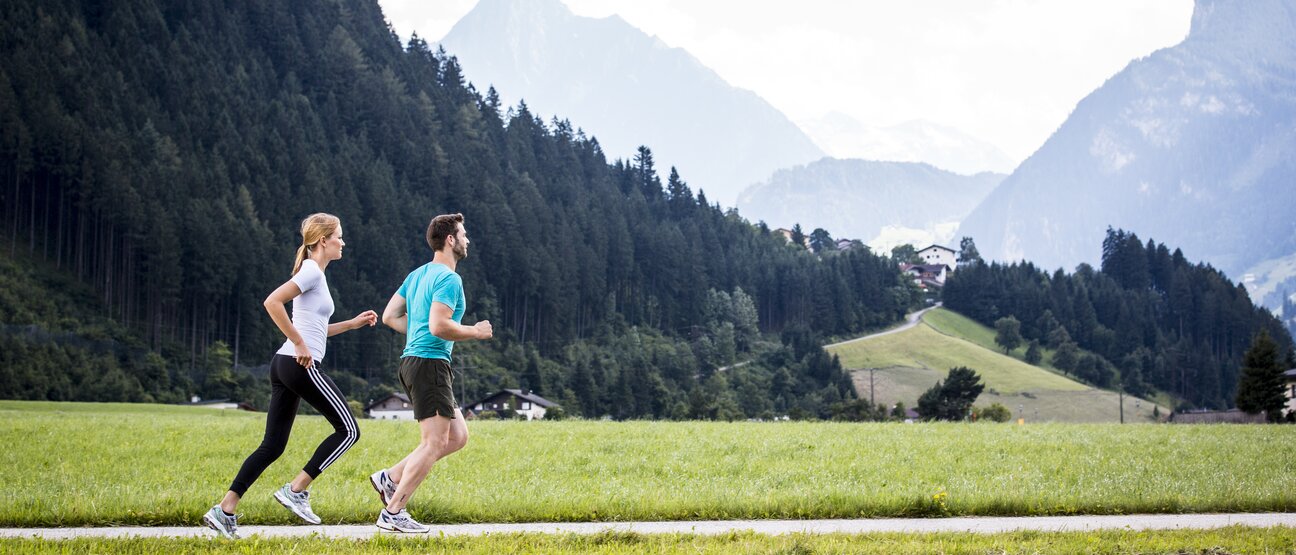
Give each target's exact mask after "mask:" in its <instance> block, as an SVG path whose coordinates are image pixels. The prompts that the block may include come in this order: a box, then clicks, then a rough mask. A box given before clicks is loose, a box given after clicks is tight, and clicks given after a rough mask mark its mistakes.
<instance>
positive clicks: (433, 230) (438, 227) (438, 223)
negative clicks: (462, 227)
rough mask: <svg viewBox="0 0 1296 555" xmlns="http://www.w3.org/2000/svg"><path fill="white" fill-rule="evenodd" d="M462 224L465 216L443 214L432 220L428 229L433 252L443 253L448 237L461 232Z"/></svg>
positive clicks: (428, 239)
mask: <svg viewBox="0 0 1296 555" xmlns="http://www.w3.org/2000/svg"><path fill="white" fill-rule="evenodd" d="M462 223H463V214H442V215H440V216H437V217H435V218H432V222H431V223H429V224H428V228H427V242H428V246H429V247H432V250H433V251H436V252H441V249H442V248H444V247H445V240H446V237H449V236H451V235H454V234H455V233H456V232H457V231H459V224H462Z"/></svg>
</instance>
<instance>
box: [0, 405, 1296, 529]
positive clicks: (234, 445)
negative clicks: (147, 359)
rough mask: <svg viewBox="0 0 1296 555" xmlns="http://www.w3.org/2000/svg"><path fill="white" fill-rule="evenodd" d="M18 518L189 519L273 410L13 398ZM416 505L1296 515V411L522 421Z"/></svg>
mask: <svg viewBox="0 0 1296 555" xmlns="http://www.w3.org/2000/svg"><path fill="white" fill-rule="evenodd" d="M0 418H3V421H4V422H5V426H4V427H3V428H0V442H3V443H4V444H5V445H7V446H9V449H6V450H5V451H4V452H3V453H0V483H3V484H4V488H3V490H2V491H0V525H4V526H75V525H99V526H102V525H118V524H139V525H189V524H196V523H197V522H198V518H199V516H200V515H201V514H202V513H203V512H204V511H205V510H207V509H208V508H209V507H211V505H212V504H213V503H215V502H216V501H217V500H218V499H219V498H220V496H221V495H222V494H223V493H224V492H225V489H226V488H227V487H228V485H229V480H230V479H231V478H232V477H233V475H234V473H235V471H236V470H237V468H238V466H239V465H240V464H241V463H242V460H243V457H244V456H246V455H247V453H248V452H249V451H250V450H251V449H252V448H254V447H255V446H256V444H257V443H258V442H259V440H260V436H261V433H262V427H263V425H264V415H262V414H257V413H245V412H238V411H218V410H215V409H202V408H180V407H162V406H157V405H123V404H68V403H42V402H20V401H2V402H0ZM299 419H300V421H299V423H298V426H297V429H296V430H295V431H294V435H293V439H292V441H291V442H290V444H289V448H288V451H287V453H285V455H284V457H283V458H281V459H280V460H279V462H277V463H275V464H274V465H273V466H271V467H270V469H269V470H267V472H266V473H265V475H263V476H262V478H261V480H260V481H259V482H258V483H257V484H256V485H254V486H253V488H252V489H251V490H249V492H248V495H247V497H246V499H245V500H244V503H243V504H242V506H241V507H240V511H241V512H242V513H243V514H244V515H245V516H244V518H243V520H242V522H243V523H244V524H291V523H294V520H295V517H292V516H291V515H290V514H289V513H288V512H287V511H285V510H284V509H283V508H282V507H280V506H279V505H278V504H277V503H275V502H274V501H273V499H272V498H271V496H270V494H271V493H272V492H273V490H274V489H275V488H277V487H278V486H280V485H282V484H283V483H285V482H287V481H288V480H289V479H291V478H292V476H293V475H294V474H295V473H296V472H297V471H298V470H299V468H300V465H301V464H302V463H303V462H305V460H306V458H307V457H308V455H309V453H310V451H311V450H312V449H313V448H314V446H315V444H316V442H317V441H318V439H319V438H321V437H323V436H324V435H325V434H326V433H327V431H328V426H327V424H326V423H325V422H324V420H323V419H322V418H320V417H309V416H300V417H299ZM360 424H361V430H362V437H361V439H360V441H359V443H358V444H357V445H356V446H355V447H354V448H352V450H351V451H350V452H348V453H347V455H346V456H344V457H343V458H342V459H340V460H339V462H338V463H337V464H335V465H333V466H332V467H331V468H329V470H328V472H326V473H325V474H324V475H323V476H322V477H321V478H320V479H319V480H318V481H317V482H316V484H315V486H314V488H313V489H312V492H313V495H312V502H313V504H314V507H315V511H316V512H317V513H318V514H319V515H320V516H321V517H322V518H323V519H324V521H325V523H366V522H370V521H372V520H373V518H374V516H375V515H376V513H377V511H378V509H379V505H378V503H377V500H376V496H375V495H374V493H373V491H372V490H371V489H370V487H369V484H368V482H367V476H368V475H369V473H371V472H373V471H374V470H376V469H378V468H380V467H382V466H384V465H387V464H391V463H393V462H395V461H396V460H398V459H399V458H400V457H402V456H403V455H404V454H405V453H406V452H407V451H408V449H409V448H411V447H412V446H413V445H414V443H415V441H416V439H417V432H416V428H415V426H414V425H412V424H411V423H409V422H395V421H372V420H363V421H361V423H360ZM470 430H471V434H472V439H471V441H470V442H469V445H468V447H467V448H465V449H464V450H463V451H461V452H460V453H458V454H456V455H455V456H453V457H451V458H449V459H447V460H446V461H443V462H441V463H439V464H438V465H437V466H436V468H435V469H434V470H433V473H432V475H431V476H430V477H429V479H428V481H427V482H426V483H425V484H424V487H423V488H422V489H421V490H420V491H419V493H418V495H417V496H416V497H415V498H414V500H413V502H412V503H411V505H410V509H411V513H412V514H413V515H414V516H415V517H416V518H419V519H422V520H424V521H426V522H430V523H464V522H529V521H626V520H702V519H739V518H757V519H761V518H857V517H898V516H932V517H936V516H947V515H1061V514H1126V513H1177V512H1241V511H1291V510H1296V458H1293V457H1291V456H1290V455H1291V448H1290V446H1291V445H1292V444H1293V441H1296V427H1294V426H1220V425H1216V426H1181V425H1154V424H1139V425H1134V424H1130V425H1124V426H1121V425H1111V424H1028V425H1024V426H1018V425H1011V424H992V423H977V424H970V423H940V424H910V425H906V424H899V423H885V424H884V423H863V424H861V423H832V422H764V423H761V422H736V423H721V422H598V421H562V422H519V421H504V422H501V421H486V422H474V423H472V424H471V426H470Z"/></svg>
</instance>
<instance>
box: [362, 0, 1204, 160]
mask: <svg viewBox="0 0 1296 555" xmlns="http://www.w3.org/2000/svg"><path fill="white" fill-rule="evenodd" d="M379 3H380V4H381V5H382V7H383V11H384V13H385V14H386V15H387V18H388V20H389V21H390V22H391V24H392V27H393V28H394V29H395V30H396V32H397V33H398V34H399V35H400V36H401V37H402V38H408V37H409V35H410V33H411V32H417V33H418V34H419V36H421V37H423V38H425V39H427V40H428V41H429V42H436V41H438V40H440V39H441V38H442V37H443V36H445V34H446V33H448V32H449V31H450V28H451V27H453V26H454V24H455V22H456V21H458V20H459V18H461V17H463V16H464V15H465V14H467V13H468V12H469V11H470V10H471V9H472V7H473V6H474V5H476V3H477V2H476V0H435V1H430V0H379ZM564 3H565V4H566V5H567V6H568V8H570V9H571V10H572V12H574V13H575V14H577V15H581V16H586V17H606V16H609V15H613V14H615V15H618V16H620V17H621V18H622V19H624V20H626V21H627V22H629V23H630V24H631V25H633V26H635V27H638V28H639V29H640V30H642V31H644V32H645V33H647V34H649V35H655V36H657V37H658V38H659V39H661V40H662V41H663V42H665V43H666V44H668V45H670V46H675V47H681V48H683V49H685V50H687V51H689V53H691V54H692V55H693V56H695V57H696V58H697V59H698V60H699V61H701V62H702V63H703V64H704V65H706V66H707V67H710V68H711V69H712V70H714V71H715V72H716V73H718V74H719V75H720V76H721V77H722V78H724V79H725V80H726V81H728V82H729V83H730V84H731V85H734V86H737V87H741V88H744V89H749V90H751V91H754V92H755V93H756V94H758V95H760V96H761V97H762V98H764V99H765V100H766V101H768V102H769V103H770V104H772V105H773V106H774V107H775V108H778V109H779V110H781V111H782V112H783V113H784V114H786V115H787V116H788V117H789V118H791V119H792V120H793V121H796V122H804V121H807V120H811V119H815V118H819V117H822V116H824V115H825V114H827V113H830V112H841V113H843V114H847V115H849V116H851V117H853V118H854V119H856V120H858V121H859V122H861V123H863V124H865V125H868V126H873V127H882V126H890V125H895V124H899V123H904V122H907V121H914V120H921V121H928V122H932V123H937V124H940V125H944V126H948V127H952V128H954V129H957V130H959V131H962V132H963V133H966V134H968V135H971V136H972V137H975V138H977V139H979V140H981V141H985V142H987V143H990V144H992V145H994V146H996V147H998V148H999V149H1001V150H1003V151H1004V152H1005V153H1007V154H1008V156H1009V157H1010V158H1012V159H1013V160H1014V161H1015V162H1020V161H1021V160H1024V159H1025V158H1026V157H1028V156H1029V155H1030V154H1032V153H1033V152H1034V151H1035V150H1036V149H1038V148H1039V147H1040V146H1041V145H1043V143H1044V141H1045V140H1046V139H1048V137H1049V135H1051V134H1052V133H1053V131H1055V130H1056V129H1057V128H1058V127H1059V126H1060V125H1061V124H1062V122H1063V121H1065V120H1066V117H1067V116H1068V115H1069V114H1070V113H1071V110H1072V109H1073V108H1074V107H1075V105H1076V104H1077V103H1078V102H1079V101H1080V100H1081V99H1083V98H1084V97H1085V96H1086V95H1088V94H1089V93H1090V92H1093V90H1094V89H1096V88H1098V87H1099V86H1101V85H1102V84H1103V82H1104V81H1106V80H1107V79H1108V78H1109V77H1111V76H1113V75H1115V74H1116V73H1117V72H1119V71H1120V70H1121V69H1122V68H1124V67H1125V66H1126V65H1127V64H1129V62H1131V61H1133V60H1135V59H1138V58H1141V57H1144V56H1147V55H1149V54H1151V53H1153V52H1155V51H1156V50H1159V49H1161V48H1166V47H1169V46H1174V45H1175V44H1178V43H1179V42H1180V41H1182V40H1183V39H1184V37H1186V36H1187V34H1188V28H1189V23H1190V20H1191V18H1192V9H1193V4H1192V1H1191V0H1084V1H1071V0H1067V1H1063V0H1048V1H1027V0H986V1H970V0H925V1H901V0H893V1H889V2H880V1H867V0H797V1H795V2H793V1H766V0H741V1H740V0H564Z"/></svg>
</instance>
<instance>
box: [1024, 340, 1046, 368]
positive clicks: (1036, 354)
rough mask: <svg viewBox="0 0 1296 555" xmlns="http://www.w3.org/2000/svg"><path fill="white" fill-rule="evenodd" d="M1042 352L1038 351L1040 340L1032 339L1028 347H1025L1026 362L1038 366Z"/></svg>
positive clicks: (1042, 355)
mask: <svg viewBox="0 0 1296 555" xmlns="http://www.w3.org/2000/svg"><path fill="white" fill-rule="evenodd" d="M1043 358H1044V354H1043V353H1042V352H1041V351H1040V342H1039V340H1038V339H1032V340H1031V342H1030V347H1028V348H1027V349H1026V362H1027V363H1028V364H1033V365H1036V366H1038V365H1039V363H1040V360H1043Z"/></svg>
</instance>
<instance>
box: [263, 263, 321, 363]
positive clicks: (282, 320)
mask: <svg viewBox="0 0 1296 555" xmlns="http://www.w3.org/2000/svg"><path fill="white" fill-rule="evenodd" d="M300 294H301V288H299V287H297V284H296V283H293V281H292V280H288V281H285V282H284V284H283V285H280V286H279V288H278V289H275V290H274V291H272V292H271V293H270V296H269V297H266V300H265V302H263V303H261V304H262V305H264V306H265V309H266V312H268V313H270V319H271V320H273V321H274V323H275V325H276V326H279V331H281V332H283V334H284V337H287V338H288V341H290V342H292V344H293V358H296V359H297V364H300V365H302V366H305V367H307V368H309V367H310V366H311V365H312V364H314V361H315V359H314V358H313V357H311V353H310V349H308V348H306V341H305V340H304V339H302V336H301V334H300V333H298V332H297V328H296V327H295V326H293V323H292V319H291V318H289V317H288V309H286V308H284V305H286V304H288V301H291V300H293V299H295V298H297V295H300Z"/></svg>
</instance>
